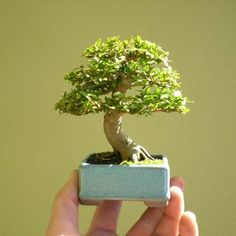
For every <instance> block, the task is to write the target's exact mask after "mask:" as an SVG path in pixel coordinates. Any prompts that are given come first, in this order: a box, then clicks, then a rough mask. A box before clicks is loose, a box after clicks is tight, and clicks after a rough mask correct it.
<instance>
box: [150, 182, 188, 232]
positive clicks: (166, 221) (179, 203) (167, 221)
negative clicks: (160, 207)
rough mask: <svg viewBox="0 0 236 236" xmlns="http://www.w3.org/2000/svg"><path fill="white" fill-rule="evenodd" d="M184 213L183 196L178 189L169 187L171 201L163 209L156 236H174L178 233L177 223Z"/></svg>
mask: <svg viewBox="0 0 236 236" xmlns="http://www.w3.org/2000/svg"><path fill="white" fill-rule="evenodd" d="M183 212H184V196H183V192H182V190H181V189H180V188H179V187H176V186H173V187H171V200H170V202H169V205H168V206H167V207H166V208H165V211H164V213H163V216H162V218H161V220H160V222H159V223H158V225H157V229H156V231H155V232H156V234H157V235H160V236H161V235H163V236H164V235H168V236H176V235H177V234H178V231H179V222H180V219H181V216H182V214H183Z"/></svg>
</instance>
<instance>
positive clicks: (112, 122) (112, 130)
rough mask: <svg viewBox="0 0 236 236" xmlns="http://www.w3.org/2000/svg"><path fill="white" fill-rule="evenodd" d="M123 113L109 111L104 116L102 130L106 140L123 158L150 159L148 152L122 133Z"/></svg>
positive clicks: (134, 160) (132, 159) (133, 159)
mask: <svg viewBox="0 0 236 236" xmlns="http://www.w3.org/2000/svg"><path fill="white" fill-rule="evenodd" d="M122 116H123V113H121V112H116V111H110V112H107V113H105V116H104V132H105V135H106V138H107V140H108V142H109V143H110V144H111V146H112V147H113V149H114V152H115V153H117V152H118V153H119V154H120V155H121V157H122V159H123V160H131V161H133V162H137V161H139V160H143V159H146V158H149V159H152V157H151V156H150V155H149V153H148V152H147V151H146V150H145V149H144V148H143V147H142V146H140V145H137V144H136V143H134V142H133V140H132V139H131V138H130V137H128V136H127V135H126V134H124V133H123V130H122Z"/></svg>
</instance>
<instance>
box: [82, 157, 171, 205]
mask: <svg viewBox="0 0 236 236" xmlns="http://www.w3.org/2000/svg"><path fill="white" fill-rule="evenodd" d="M162 159H163V164H158V165H105V164H89V163H87V162H86V160H85V161H83V162H82V163H81V165H80V194H79V196H80V202H81V204H84V205H97V204H99V203H100V202H101V201H104V200H135V201H143V202H144V203H145V204H146V205H148V206H151V207H160V206H166V205H167V203H168V200H169V199H170V189H169V185H170V170H169V165H168V160H167V158H166V157H164V156H162Z"/></svg>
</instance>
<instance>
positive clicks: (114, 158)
mask: <svg viewBox="0 0 236 236" xmlns="http://www.w3.org/2000/svg"><path fill="white" fill-rule="evenodd" d="M87 162H88V163H89V164H114V165H119V164H120V163H121V162H122V158H121V157H120V156H118V155H116V154H115V153H114V152H100V153H94V154H92V155H90V156H89V158H88V159H87Z"/></svg>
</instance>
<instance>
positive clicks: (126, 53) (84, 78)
mask: <svg viewBox="0 0 236 236" xmlns="http://www.w3.org/2000/svg"><path fill="white" fill-rule="evenodd" d="M83 56H85V57H86V58H87V59H88V64H87V65H81V66H80V67H79V68H76V69H74V70H73V71H72V72H70V73H68V74H66V76H65V80H66V81H68V82H70V83H71V84H72V89H71V91H70V92H65V93H64V95H63V97H62V98H61V100H60V101H59V102H58V103H57V104H56V106H55V108H56V109H58V110H59V111H60V112H61V113H69V114H73V115H78V116H81V115H85V114H89V113H98V112H104V113H105V116H104V132H105V135H106V138H107V140H108V142H109V143H110V144H111V146H112V147H113V150H114V153H115V154H116V155H120V156H121V158H122V159H123V160H131V161H134V162H137V161H139V160H144V159H148V158H150V159H152V157H151V155H150V154H149V153H148V152H147V151H146V150H145V149H144V148H143V147H142V146H140V145H137V144H136V143H134V142H133V141H132V139H131V138H130V137H128V136H127V135H125V134H124V133H123V131H122V116H123V115H124V114H126V113H128V114H140V115H150V114H151V113H152V112H158V111H162V112H174V111H175V112H180V113H186V112H188V108H187V107H186V101H187V98H186V97H184V96H183V95H182V93H181V91H180V90H179V89H180V83H179V82H178V79H179V74H178V72H176V71H175V70H173V69H172V68H171V66H169V65H168V52H165V51H164V50H163V49H162V48H161V47H160V46H158V45H157V44H155V43H152V42H149V41H146V40H142V39H141V37H140V36H136V37H131V38H130V39H128V40H124V41H121V40H120V38H119V37H110V38H107V39H106V40H105V41H102V40H101V39H99V40H98V41H97V42H96V43H95V44H94V45H93V46H91V47H89V48H87V49H86V50H85V51H84V53H83Z"/></svg>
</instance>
